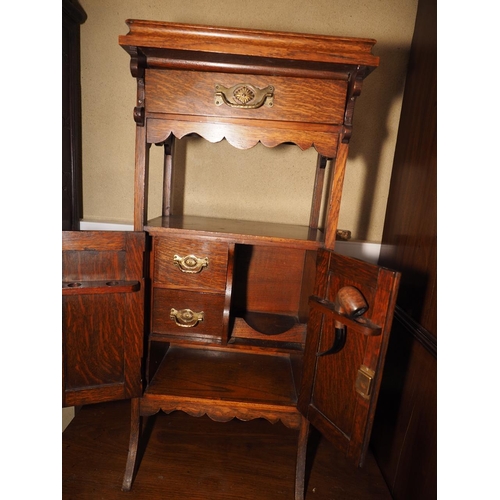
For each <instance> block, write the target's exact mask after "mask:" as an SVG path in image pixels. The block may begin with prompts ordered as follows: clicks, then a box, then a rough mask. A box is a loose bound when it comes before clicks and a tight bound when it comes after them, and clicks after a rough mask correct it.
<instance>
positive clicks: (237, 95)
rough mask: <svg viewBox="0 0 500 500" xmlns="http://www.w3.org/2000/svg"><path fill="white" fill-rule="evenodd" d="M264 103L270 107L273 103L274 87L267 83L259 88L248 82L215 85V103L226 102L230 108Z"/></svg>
mask: <svg viewBox="0 0 500 500" xmlns="http://www.w3.org/2000/svg"><path fill="white" fill-rule="evenodd" d="M264 103H265V105H266V106H268V107H270V108H271V107H272V106H273V104H274V87H273V86H272V85H268V86H267V87H265V88H263V89H259V88H257V87H254V86H253V85H250V84H249V83H238V84H237V85H234V86H233V87H230V88H227V87H224V86H223V85H220V84H217V85H215V105H216V106H221V105H222V104H226V105H227V106H230V107H231V108H245V109H256V108H260V107H261V106H262V105H263V104H264Z"/></svg>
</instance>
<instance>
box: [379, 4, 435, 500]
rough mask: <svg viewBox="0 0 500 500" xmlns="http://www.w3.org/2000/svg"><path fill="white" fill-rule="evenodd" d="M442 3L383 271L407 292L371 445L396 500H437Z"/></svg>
mask: <svg viewBox="0 0 500 500" xmlns="http://www.w3.org/2000/svg"><path fill="white" fill-rule="evenodd" d="M436 136H437V134H436V0H420V1H419V6H418V12H417V18H416V23H415V32H414V36H413V42H412V47H411V54H410V60H409V67H408V75H407V80H406V87H405V93H404V100H403V107H402V113H401V121H400V126H399V133H398V139H397V146H396V153H395V158H394V166H393V171H392V179H391V186H390V194H389V201H388V206H387V215H386V220H385V225H384V234H383V246H382V252H381V258H380V264H381V265H387V266H389V267H391V268H393V269H397V270H399V271H401V273H402V278H401V286H400V291H399V295H398V305H397V307H396V312H395V316H394V323H393V329H392V334H391V341H390V343H389V349H388V353H387V359H386V367H385V372H384V377H383V380H382V387H381V391H380V398H379V405H378V407H377V414H376V418H375V423H374V427H373V434H372V441H371V445H372V448H373V452H374V455H375V457H376V459H377V462H378V464H379V466H380V468H381V471H382V473H383V475H384V477H385V479H386V481H387V484H388V485H389V488H390V491H391V493H392V495H393V497H394V499H395V500H414V499H415V500H430V499H432V498H436V496H437V491H436V489H437V458H436V457H437V444H436V441H437V423H436V418H437V410H436V403H437V401H436V400H437V383H436V382H437V380H436V379H437V377H436V368H437V325H436V316H437V314H436V311H437V303H436V290H437V272H436V269H437V264H436V261H437V257H436V243H437V220H436V213H437V211H436V199H437V194H436V181H437V174H436V169H437V163H436V142H437V137H436Z"/></svg>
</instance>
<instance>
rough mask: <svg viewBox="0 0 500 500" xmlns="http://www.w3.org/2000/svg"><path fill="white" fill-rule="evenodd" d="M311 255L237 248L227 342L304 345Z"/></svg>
mask: <svg viewBox="0 0 500 500" xmlns="http://www.w3.org/2000/svg"><path fill="white" fill-rule="evenodd" d="M315 253H316V252H314V251H309V250H304V249H296V248H283V247H276V246H274V247H273V246H259V245H243V244H237V245H236V246H235V256H234V275H233V289H232V294H231V316H230V326H229V342H234V341H235V340H236V339H252V340H260V341H264V342H266V341H267V342H269V341H272V342H293V343H299V344H303V342H304V341H305V333H306V322H307V312H306V311H307V299H308V297H309V295H311V293H312V289H313V286H314V282H313V276H314V266H315Z"/></svg>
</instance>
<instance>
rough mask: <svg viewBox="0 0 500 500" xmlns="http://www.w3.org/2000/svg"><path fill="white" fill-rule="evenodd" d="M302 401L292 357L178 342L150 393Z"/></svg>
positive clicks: (275, 403)
mask: <svg viewBox="0 0 500 500" xmlns="http://www.w3.org/2000/svg"><path fill="white" fill-rule="evenodd" d="M158 396H160V397H164V398H165V399H166V400H173V399H175V400H177V401H179V402H182V401H190V402H193V401H200V402H205V403H207V402H209V403H210V404H211V405H217V403H219V402H220V403H237V404H239V405H243V406H244V405H250V406H252V405H253V406H261V407H266V406H269V407H293V408H295V407H296V403H297V392H296V390H295V386H294V379H293V374H292V366H291V362H290V357H289V356H287V355H267V354H255V353H247V352H237V351H234V350H224V349H203V348H186V347H179V346H175V345H172V346H171V347H170V348H169V350H168V351H167V353H166V355H165V357H164V359H163V361H162V364H161V366H160V367H159V368H158V371H157V372H156V373H155V375H154V377H153V379H152V381H151V382H150V384H149V386H148V387H147V389H146V392H145V395H144V397H145V398H146V399H147V398H148V397H153V398H154V397H158Z"/></svg>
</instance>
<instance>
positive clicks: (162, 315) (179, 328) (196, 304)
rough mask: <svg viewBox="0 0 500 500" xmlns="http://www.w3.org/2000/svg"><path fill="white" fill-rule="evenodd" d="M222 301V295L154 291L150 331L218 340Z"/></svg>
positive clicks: (156, 289) (220, 327)
mask: <svg viewBox="0 0 500 500" xmlns="http://www.w3.org/2000/svg"><path fill="white" fill-rule="evenodd" d="M224 299H225V296H224V294H214V293H202V292H193V291H189V290H170V289H165V288H155V289H154V290H153V313H152V314H153V319H152V323H153V324H152V331H153V333H154V334H168V335H174V336H181V337H186V336H188V337H191V336H192V337H199V338H207V339H213V338H214V337H217V338H220V337H221V333H222V329H223V328H222V327H223V312H224Z"/></svg>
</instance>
